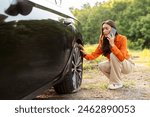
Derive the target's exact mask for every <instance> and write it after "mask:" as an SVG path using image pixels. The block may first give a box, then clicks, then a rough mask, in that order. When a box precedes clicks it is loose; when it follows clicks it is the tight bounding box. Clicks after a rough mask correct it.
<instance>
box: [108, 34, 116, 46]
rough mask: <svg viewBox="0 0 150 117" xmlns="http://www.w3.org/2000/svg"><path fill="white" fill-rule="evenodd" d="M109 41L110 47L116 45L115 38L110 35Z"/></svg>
mask: <svg viewBox="0 0 150 117" xmlns="http://www.w3.org/2000/svg"><path fill="white" fill-rule="evenodd" d="M107 39H108V41H109V44H110V46H111V47H113V46H114V45H115V43H114V40H115V36H111V35H110V34H108V35H107Z"/></svg>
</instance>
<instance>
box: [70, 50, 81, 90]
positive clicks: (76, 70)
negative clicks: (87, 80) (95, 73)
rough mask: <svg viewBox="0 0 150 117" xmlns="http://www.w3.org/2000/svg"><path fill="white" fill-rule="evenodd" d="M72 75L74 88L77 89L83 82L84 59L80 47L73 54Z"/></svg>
mask: <svg viewBox="0 0 150 117" xmlns="http://www.w3.org/2000/svg"><path fill="white" fill-rule="evenodd" d="M72 74H73V76H72V80H73V87H74V89H77V88H79V87H80V85H81V82H82V58H81V54H80V50H79V48H78V47H75V48H74V52H73V59H72Z"/></svg>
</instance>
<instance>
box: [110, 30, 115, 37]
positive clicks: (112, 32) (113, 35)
mask: <svg viewBox="0 0 150 117" xmlns="http://www.w3.org/2000/svg"><path fill="white" fill-rule="evenodd" d="M116 32H117V31H116V29H115V28H112V29H111V32H110V36H111V37H112V38H113V37H115V35H116Z"/></svg>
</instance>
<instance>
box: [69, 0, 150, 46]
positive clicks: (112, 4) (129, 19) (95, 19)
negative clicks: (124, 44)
mask: <svg viewBox="0 0 150 117" xmlns="http://www.w3.org/2000/svg"><path fill="white" fill-rule="evenodd" d="M71 11H72V12H73V14H74V15H75V16H76V17H77V18H78V20H79V21H80V22H81V26H82V34H83V37H84V42H85V43H86V44H87V43H90V44H95V43H98V41H99V35H100V33H101V30H100V29H101V23H102V22H103V21H104V20H107V19H112V20H114V21H115V22H116V25H117V30H118V32H119V33H121V34H123V35H126V36H127V38H128V40H129V43H130V45H129V47H131V48H132V49H133V48H135V49H143V48H150V25H149V24H150V20H149V19H150V0H108V1H107V2H103V3H99V2H97V3H96V4H95V6H94V7H91V6H90V4H85V5H83V7H82V9H73V8H72V9H71ZM138 46H139V47H138Z"/></svg>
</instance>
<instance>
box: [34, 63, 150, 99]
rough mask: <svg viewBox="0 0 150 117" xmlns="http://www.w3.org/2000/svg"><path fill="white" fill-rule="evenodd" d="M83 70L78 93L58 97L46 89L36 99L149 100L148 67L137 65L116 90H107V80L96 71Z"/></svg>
mask: <svg viewBox="0 0 150 117" xmlns="http://www.w3.org/2000/svg"><path fill="white" fill-rule="evenodd" d="M92 69H93V70H92V71H90V70H84V73H83V74H84V75H83V76H84V78H83V82H82V86H81V89H80V91H79V92H77V93H73V94H67V95H58V94H56V93H55V91H54V89H53V88H51V89H48V90H47V91H45V92H44V93H43V94H41V95H39V96H37V98H36V99H47V100H63V99H64V100H81V99H82V100H92V99H94V100H109V99H111V100H116V99H119V100H122V99H123V100H145V99H150V67H148V66H145V65H142V64H137V65H136V68H135V71H134V72H133V73H131V74H128V75H124V78H123V81H124V87H123V88H121V89H118V90H109V89H107V85H108V79H107V78H106V77H105V76H104V75H103V74H102V73H101V72H99V71H98V69H97V67H96V66H95V67H93V68H92Z"/></svg>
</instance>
